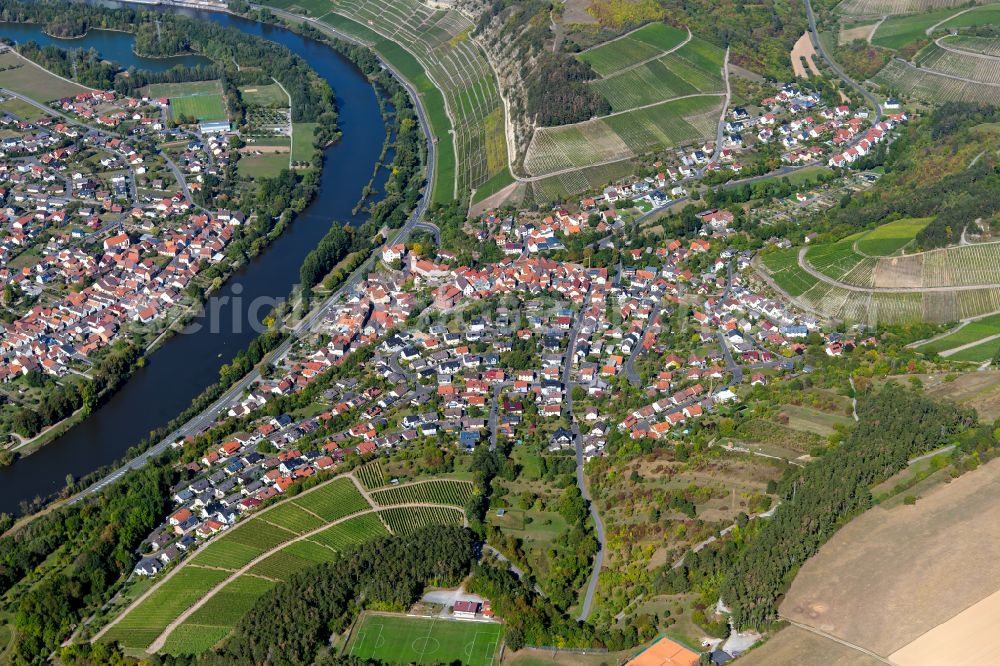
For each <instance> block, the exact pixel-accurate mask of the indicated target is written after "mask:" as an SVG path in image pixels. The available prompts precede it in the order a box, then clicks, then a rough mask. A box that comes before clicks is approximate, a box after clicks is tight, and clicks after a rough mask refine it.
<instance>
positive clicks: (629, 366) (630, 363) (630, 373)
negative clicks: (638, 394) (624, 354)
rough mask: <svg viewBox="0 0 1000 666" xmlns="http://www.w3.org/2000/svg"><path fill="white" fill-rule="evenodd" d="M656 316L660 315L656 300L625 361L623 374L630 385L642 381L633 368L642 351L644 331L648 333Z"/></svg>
mask: <svg viewBox="0 0 1000 666" xmlns="http://www.w3.org/2000/svg"><path fill="white" fill-rule="evenodd" d="M658 316H660V303H659V301H657V302H656V304H655V305H653V309H652V311H651V312H650V313H649V319H647V320H646V325H645V326H643V327H642V333H641V335H640V337H639V342H638V343H637V344H636V345H635V349H633V350H632V353H631V354H629V355H628V360H626V361H625V376H626V377H628V381H629V383H630V384H632V386H639V385H640V384H641V383H642V378H641V377H640V376H639V373H638V372H636V369H635V361H636V359H637V358H639V354H641V353H642V351H643V349H642V341H643V339H645V337H646V333H648V332H649V329H651V328H652V327H653V322H654V321H655V320H656V318H657V317H658Z"/></svg>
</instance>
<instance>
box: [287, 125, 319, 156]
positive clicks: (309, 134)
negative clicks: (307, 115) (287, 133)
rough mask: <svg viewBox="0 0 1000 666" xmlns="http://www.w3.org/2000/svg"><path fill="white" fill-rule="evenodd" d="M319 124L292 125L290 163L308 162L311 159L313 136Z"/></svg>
mask: <svg viewBox="0 0 1000 666" xmlns="http://www.w3.org/2000/svg"><path fill="white" fill-rule="evenodd" d="M317 125H319V123H292V139H293V141H292V161H293V162H308V161H309V160H311V159H312V156H313V151H314V150H315V148H314V147H313V141H314V139H313V135H314V134H315V132H316V127H317Z"/></svg>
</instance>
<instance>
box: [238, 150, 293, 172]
mask: <svg viewBox="0 0 1000 666" xmlns="http://www.w3.org/2000/svg"><path fill="white" fill-rule="evenodd" d="M236 166H237V171H239V173H240V175H241V176H243V177H245V178H269V177H271V176H277V175H278V174H279V173H281V170H282V169H287V168H288V153H287V152H285V153H265V154H263V155H247V156H245V157H241V158H240V161H239V163H237V165H236Z"/></svg>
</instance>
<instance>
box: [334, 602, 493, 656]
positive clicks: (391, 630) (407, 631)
mask: <svg viewBox="0 0 1000 666" xmlns="http://www.w3.org/2000/svg"><path fill="white" fill-rule="evenodd" d="M502 632H503V626H502V625H499V624H487V623H478V622H477V623H471V622H459V621H454V620H439V619H433V618H416V617H403V616H391V615H367V616H365V618H364V619H363V620H362V621H361V622H360V624H359V625H358V627H357V628H356V629H355V630H354V637H353V639H352V640H351V644H350V645H349V646H348V648H347V654H349V655H350V656H352V657H358V658H360V659H379V660H381V661H385V662H388V663H391V664H450V663H452V662H454V661H460V662H461V663H463V664H466V665H467V666H490V665H491V664H493V663H494V660H495V658H496V653H497V649H498V648H499V646H500V635H501V633H502Z"/></svg>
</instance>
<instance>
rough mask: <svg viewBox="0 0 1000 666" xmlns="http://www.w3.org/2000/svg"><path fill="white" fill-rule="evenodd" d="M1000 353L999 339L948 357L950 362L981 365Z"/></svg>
mask: <svg viewBox="0 0 1000 666" xmlns="http://www.w3.org/2000/svg"><path fill="white" fill-rule="evenodd" d="M998 351H1000V339H996V340H990V341H989V342H984V343H982V344H980V345H976V346H975V347H969V348H968V349H963V350H962V351H960V352H958V353H956V354H952V355H951V356H949V357H948V360H950V361H974V362H976V363H981V362H982V361H987V360H989V359H991V358H993V357H994V356H996V354H997V352H998Z"/></svg>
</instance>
